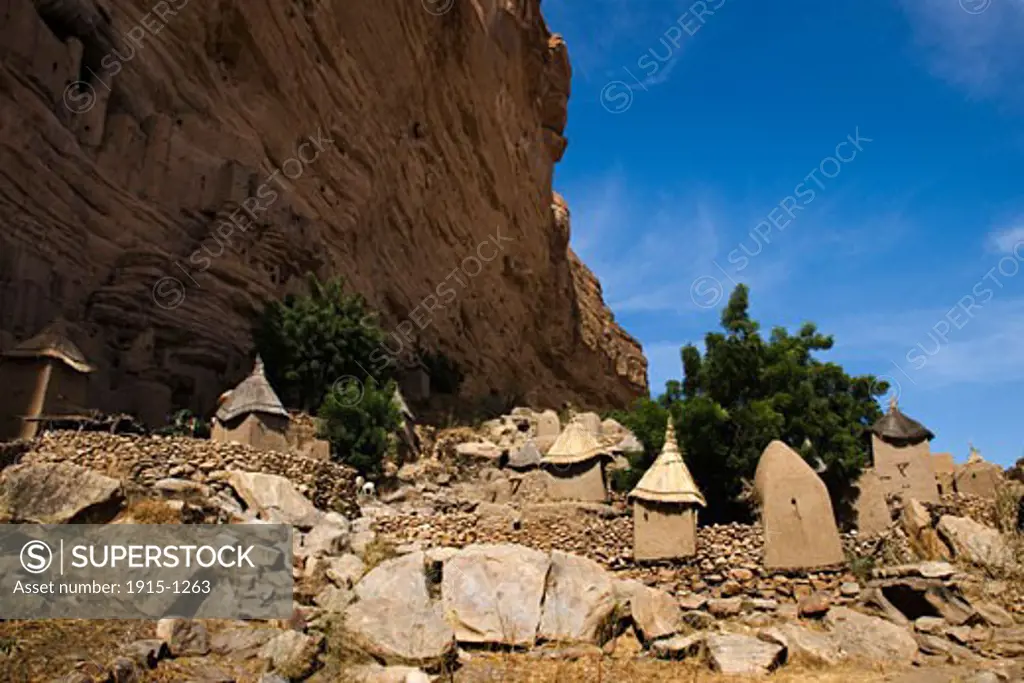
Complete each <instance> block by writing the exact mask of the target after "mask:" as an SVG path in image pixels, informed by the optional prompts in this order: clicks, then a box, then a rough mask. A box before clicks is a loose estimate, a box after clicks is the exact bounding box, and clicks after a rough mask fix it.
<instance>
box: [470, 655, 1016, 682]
mask: <svg viewBox="0 0 1024 683" xmlns="http://www.w3.org/2000/svg"><path fill="white" fill-rule="evenodd" d="M974 673H976V670H974V669H970V668H966V667H946V666H943V667H926V668H920V669H917V668H910V669H903V670H897V669H892V670H886V669H881V668H878V669H871V668H864V667H856V666H852V665H845V666H841V667H835V668H829V669H825V668H807V667H802V666H787V667H785V668H783V669H780V670H778V671H776V672H775V673H773V674H772V675H771V676H770V677H769V678H767V679H766V678H763V677H749V676H726V675H723V674H718V673H713V672H711V671H708V669H707V667H706V666H705V665H703V664H698V663H696V662H694V663H688V662H666V661H660V660H633V661H615V660H611V659H608V658H601V659H597V658H595V659H579V660H576V661H574V662H565V661H538V660H537V659H535V658H532V657H529V656H528V655H504V656H494V657H488V656H483V657H480V658H479V659H477V660H476V661H473V662H471V663H470V664H469V665H467V666H465V667H464V668H462V669H460V670H459V672H458V673H456V674H455V676H454V679H453V680H454V682H455V683H741V682H742V683H749V682H752V681H765V680H767V681H771V683H879V682H882V681H884V682H887V683H962V682H965V681H968V680H969V679H970V677H971V676H972V675H973V674H974ZM1018 680H1020V679H1018Z"/></svg>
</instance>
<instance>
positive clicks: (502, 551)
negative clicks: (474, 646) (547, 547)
mask: <svg viewBox="0 0 1024 683" xmlns="http://www.w3.org/2000/svg"><path fill="white" fill-rule="evenodd" d="M550 566H551V560H550V558H549V557H548V556H547V555H546V554H545V553H542V552H540V551H537V550H533V549H530V548H526V547H523V546H519V545H471V546H468V547H466V548H463V549H462V550H460V551H459V552H458V553H456V554H455V555H454V556H452V557H451V559H449V560H448V561H447V562H446V563H445V565H444V573H443V578H442V581H441V598H442V600H443V602H444V613H445V615H446V617H447V618H448V619H449V621H450V623H451V625H452V627H453V628H454V629H455V635H456V637H457V639H458V641H459V642H460V643H493V644H503V645H517V646H531V645H533V644H534V642H535V641H536V639H537V629H538V627H539V625H540V617H541V603H542V601H543V599H544V588H545V583H546V579H547V574H548V569H549V568H550Z"/></svg>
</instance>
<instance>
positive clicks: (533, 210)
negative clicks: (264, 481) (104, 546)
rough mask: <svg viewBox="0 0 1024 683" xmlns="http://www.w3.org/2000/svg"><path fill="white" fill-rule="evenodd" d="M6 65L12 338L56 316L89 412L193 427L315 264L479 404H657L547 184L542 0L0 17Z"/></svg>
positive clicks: (552, 67) (561, 114)
mask: <svg viewBox="0 0 1024 683" xmlns="http://www.w3.org/2000/svg"><path fill="white" fill-rule="evenodd" d="M0 58H2V63H0V214H2V216H3V218H2V221H3V229H2V230H0V346H6V345H9V344H11V343H13V341H14V340H15V339H21V338H24V337H25V336H26V335H28V334H30V333H32V332H34V331H36V330H37V329H38V328H39V327H41V326H42V325H44V324H45V323H46V322H47V321H48V320H49V319H50V318H52V317H53V316H55V315H57V314H61V315H63V316H65V317H66V318H68V319H69V320H70V321H71V322H72V323H73V324H74V329H75V330H76V332H77V336H76V339H75V341H76V342H78V343H79V344H80V345H81V346H82V348H83V350H84V351H85V352H86V354H87V355H88V356H89V358H90V360H91V361H92V362H93V363H94V364H95V365H97V366H98V367H99V368H100V369H101V370H100V372H98V373H97V375H96V376H94V377H93V379H92V391H93V392H94V398H95V401H96V403H97V405H100V406H102V407H103V408H105V409H108V410H126V411H135V412H138V413H140V414H141V415H142V416H143V417H144V418H146V419H150V420H154V419H160V418H161V417H162V416H163V414H164V413H165V412H166V411H167V410H168V409H169V408H170V407H171V406H172V405H174V406H190V407H192V408H194V409H200V410H208V409H209V408H210V407H211V406H212V405H213V402H214V400H215V397H216V396H217V395H218V394H219V393H220V392H221V391H223V390H224V389H225V388H227V387H228V386H231V385H232V384H233V383H234V382H235V381H237V380H238V379H240V378H241V377H242V376H243V375H244V373H246V372H247V371H248V369H249V368H248V364H249V360H248V358H249V354H250V352H251V341H250V335H249V328H250V324H251V321H252V319H253V318H254V316H255V315H256V313H257V312H258V311H259V309H260V308H261V306H262V305H263V303H264V302H265V301H267V300H268V299H270V298H275V297H280V296H282V295H283V294H284V293H286V292H288V291H293V290H295V289H298V288H300V287H301V285H302V280H303V274H304V273H306V272H307V271H314V272H316V273H318V274H319V275H320V276H321V277H328V276H331V275H335V274H339V275H343V276H344V277H345V278H346V279H347V280H348V282H349V283H350V286H351V287H352V288H353V289H355V290H357V291H360V292H362V293H363V294H365V295H366V296H367V298H368V299H369V300H370V302H371V303H372V304H374V305H375V306H376V307H377V308H378V309H380V310H381V311H382V312H383V314H384V317H385V320H386V322H387V324H388V326H389V329H393V330H394V331H395V332H394V336H393V341H392V342H391V345H390V348H391V349H392V350H398V349H401V350H402V351H404V350H408V349H410V348H411V347H412V345H413V342H418V343H419V344H421V345H422V346H423V347H425V348H430V349H438V350H442V351H444V352H445V353H447V354H448V355H449V356H451V357H452V358H454V359H456V360H458V361H459V362H460V363H461V364H462V366H463V368H464V369H465V371H466V373H467V381H466V384H465V386H464V390H465V392H466V393H468V394H482V393H486V392H487V391H488V390H492V389H494V390H497V391H499V392H509V391H520V392H523V393H524V394H525V396H526V397H527V398H528V399H529V400H531V401H532V402H534V403H537V404H541V405H556V404H559V403H560V402H562V401H565V400H571V401H574V402H576V403H578V404H580V405H582V406H585V407H586V406H609V405H622V404H624V403H626V402H628V401H629V400H630V399H631V398H632V397H633V396H635V395H637V394H638V393H640V392H641V391H643V390H645V389H646V361H645V360H644V358H643V355H642V352H641V350H640V347H639V344H638V343H637V342H636V341H635V340H634V339H633V338H631V337H629V335H627V334H626V333H625V332H624V331H622V330H621V329H620V328H619V327H618V326H617V325H616V324H615V322H614V320H613V319H612V316H611V314H610V312H609V311H608V310H607V308H606V307H605V306H604V304H603V302H602V300H601V295H600V286H599V284H598V283H597V281H596V279H595V278H594V277H593V275H592V274H591V273H590V272H589V271H588V270H587V269H586V268H585V266H583V265H582V264H581V263H580V262H579V261H578V259H577V258H576V257H575V255H573V254H572V253H571V251H570V250H569V247H568V242H569V221H568V210H567V209H566V207H565V206H564V203H562V202H561V200H560V198H558V197H557V196H555V195H553V192H552V187H551V178H552V171H553V166H554V163H555V162H556V161H557V160H558V159H560V158H561V155H562V153H563V152H564V149H565V144H566V142H565V139H564V138H563V136H562V133H563V130H564V126H565V119H566V103H567V100H568V95H569V79H570V67H569V61H568V55H567V52H566V47H565V44H564V43H563V42H562V41H561V39H560V38H559V37H558V36H553V35H551V34H550V33H549V32H548V30H547V28H546V26H545V24H544V21H543V19H542V17H541V15H540V8H539V0H422V2H420V1H419V0H377V1H376V2H328V1H327V0H303V1H302V2H285V1H283V0H282V1H275V0H244V1H243V0H217V1H214V0H191V1H190V0H163V1H161V2H152V1H151V0H100V1H98V2H94V1H93V0H35V2H33V0H0Z"/></svg>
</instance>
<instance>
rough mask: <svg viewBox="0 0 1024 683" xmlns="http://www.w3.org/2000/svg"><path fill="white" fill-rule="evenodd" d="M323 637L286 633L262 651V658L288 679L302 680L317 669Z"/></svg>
mask: <svg viewBox="0 0 1024 683" xmlns="http://www.w3.org/2000/svg"><path fill="white" fill-rule="evenodd" d="M323 643H324V638H323V636H322V635H319V634H318V635H306V634H305V633H299V632H298V631H284V632H282V633H281V634H280V635H278V636H275V637H274V638H273V639H271V640H270V641H268V642H267V644H266V645H264V646H263V647H262V648H261V649H260V654H259V656H260V658H261V659H266V660H268V661H269V662H270V664H271V666H272V667H273V670H274V671H276V672H278V673H280V674H281V675H282V676H285V677H286V678H295V679H300V680H301V679H302V678H305V677H306V676H308V675H309V674H311V673H313V671H314V670H315V669H316V667H317V656H318V655H319V654H320V650H321V649H322V648H323Z"/></svg>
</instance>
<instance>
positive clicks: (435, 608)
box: [343, 597, 456, 668]
mask: <svg viewBox="0 0 1024 683" xmlns="http://www.w3.org/2000/svg"><path fill="white" fill-rule="evenodd" d="M343 629H344V636H345V638H346V639H347V641H348V642H350V643H352V644H353V645H354V646H356V647H357V648H359V649H361V650H363V651H364V652H366V653H368V654H370V655H372V656H373V657H374V658H376V659H378V660H380V661H383V662H385V663H386V664H390V665H407V666H423V667H427V668H436V667H439V666H441V664H442V663H443V662H446V661H449V660H451V659H452V658H453V657H454V655H455V648H456V644H455V632H454V631H453V630H452V627H451V626H450V625H449V624H448V622H446V621H445V618H444V612H443V610H442V609H441V606H440V605H438V604H436V603H418V604H417V603H412V604H407V603H405V602H404V601H400V600H393V599H389V598H386V597H385V598H374V599H370V600H360V601H359V602H356V603H354V604H352V605H349V607H348V609H347V610H346V611H345V617H344V626H343Z"/></svg>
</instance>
